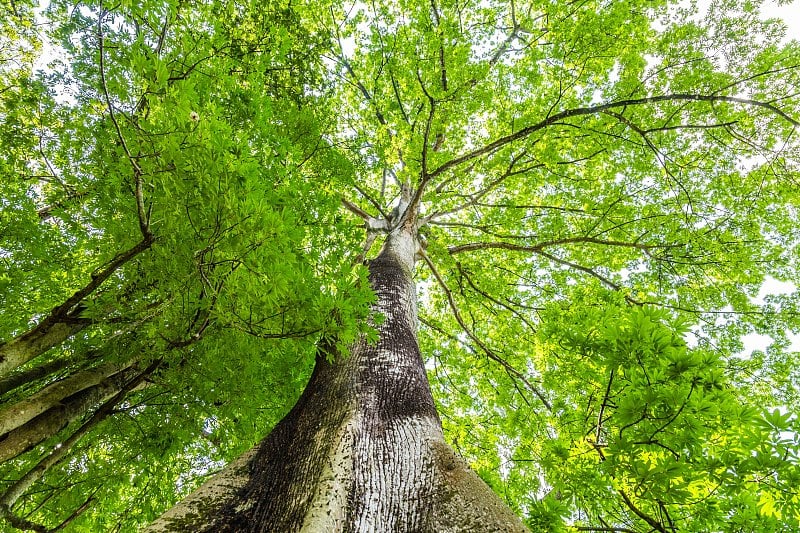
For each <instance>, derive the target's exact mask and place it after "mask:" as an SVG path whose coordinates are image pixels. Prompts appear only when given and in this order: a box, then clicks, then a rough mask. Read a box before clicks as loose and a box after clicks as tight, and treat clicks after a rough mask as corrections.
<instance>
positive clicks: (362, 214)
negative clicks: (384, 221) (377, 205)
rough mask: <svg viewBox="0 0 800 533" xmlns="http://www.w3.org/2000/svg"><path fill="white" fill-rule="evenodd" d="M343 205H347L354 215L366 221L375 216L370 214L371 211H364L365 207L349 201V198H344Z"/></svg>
mask: <svg viewBox="0 0 800 533" xmlns="http://www.w3.org/2000/svg"><path fill="white" fill-rule="evenodd" d="M342 205H343V206H345V207H346V208H347V210H348V211H350V212H351V213H353V214H354V215H356V216H358V217H360V218H362V219H364V220H365V221H366V220H369V219H371V218H373V217H371V216H370V215H369V213H367V212H366V211H364V210H363V209H361V208H360V207H358V206H357V205H356V204H354V203H352V202H351V201H349V200H347V199H345V198H342Z"/></svg>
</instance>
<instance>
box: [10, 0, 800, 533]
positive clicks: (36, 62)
mask: <svg viewBox="0 0 800 533" xmlns="http://www.w3.org/2000/svg"><path fill="white" fill-rule="evenodd" d="M34 7H35V6H34V3H33V2H25V1H19V0H16V1H14V2H6V3H5V4H3V12H4V13H10V15H9V16H8V17H5V18H3V19H2V20H0V122H2V124H3V127H2V128H0V154H2V155H0V207H2V209H0V294H2V295H3V297H2V299H1V300H0V312H1V313H2V320H0V342H7V341H9V340H10V339H13V338H15V337H18V336H20V335H22V334H24V333H26V332H29V331H31V330H32V328H34V327H35V325H36V324H42V323H45V322H46V319H45V317H47V316H50V315H51V314H52V313H53V312H54V311H53V310H54V309H57V308H58V306H60V305H62V304H63V303H64V302H65V301H67V299H68V298H70V296H72V295H73V294H75V293H76V291H80V290H82V289H83V288H85V287H87V286H89V285H91V283H92V280H94V279H98V275H99V274H101V273H103V272H104V271H105V270H107V269H108V268H109V265H111V264H112V261H113V260H114V259H115V258H117V257H119V254H121V253H123V252H125V251H127V250H131V249H133V248H134V247H135V246H137V244H138V243H143V242H144V243H146V245H147V246H146V248H145V249H143V250H141V251H139V252H138V253H136V254H135V255H134V256H133V257H131V258H130V259H129V260H126V261H125V262H123V263H122V264H120V265H118V266H117V267H116V268H114V269H113V272H111V274H110V275H109V276H108V278H107V279H105V280H104V281H103V282H102V283H100V284H99V286H97V287H94V288H93V289H92V290H91V291H89V293H87V294H85V295H84V296H82V297H81V298H80V301H79V302H78V303H76V304H75V305H74V306H72V307H71V308H70V309H69V310H68V311H69V312H70V313H71V314H70V317H69V318H70V319H71V320H73V322H76V321H83V322H81V324H85V327H83V329H81V330H80V331H79V332H78V333H76V334H74V335H72V336H71V337H69V338H67V339H66V340H64V341H63V342H58V343H56V345H55V346H53V347H52V348H50V349H48V350H45V351H44V352H43V353H41V354H38V356H37V357H36V358H34V359H32V360H31V361H30V362H29V363H27V365H26V366H24V367H23V368H21V369H19V371H18V373H17V374H14V375H15V376H20V375H22V374H23V373H24V372H27V371H35V370H36V369H41V368H43V367H46V365H48V364H51V363H58V362H64V364H63V365H60V366H59V368H58V369H57V370H55V371H51V372H48V373H46V374H44V375H42V376H39V377H36V378H31V379H30V380H28V381H26V382H24V383H23V384H22V385H20V386H19V387H16V388H15V389H14V390H11V391H9V392H8V393H7V394H5V395H3V396H0V401H2V402H3V403H4V404H5V403H7V402H8V403H9V404H10V403H11V402H14V401H18V400H19V399H22V398H25V397H28V396H30V395H31V394H32V393H34V392H36V391H38V390H41V389H42V388H43V387H45V386H46V385H47V384H49V383H52V382H53V381H55V380H58V379H60V378H62V377H65V376H69V375H72V374H74V373H75V372H79V371H81V370H83V369H86V368H89V367H92V366H94V365H96V364H99V363H101V362H107V361H119V362H122V361H133V360H135V368H137V369H140V370H144V369H145V368H147V367H148V365H149V364H150V363H157V365H156V367H155V369H154V370H153V371H152V372H151V373H149V374H148V375H147V376H145V377H143V380H144V381H143V382H142V383H141V384H140V385H139V386H137V387H135V388H134V389H133V390H131V391H125V394H124V395H123V396H124V397H120V398H117V399H116V400H115V401H114V402H112V403H113V405H112V406H111V407H113V410H112V411H111V412H110V413H109V414H108V415H107V416H106V417H105V418H103V420H101V421H100V422H99V423H97V424H96V425H94V426H92V427H91V429H90V431H89V433H88V434H86V435H85V436H84V437H83V438H82V439H80V440H79V441H78V442H77V443H76V444H75V445H74V447H72V448H71V449H70V450H69V453H68V454H67V455H66V456H65V458H64V459H63V460H62V461H60V462H58V463H57V464H56V465H55V466H54V467H51V468H50V469H48V471H47V472H46V474H45V475H44V476H43V477H42V478H41V479H40V480H38V481H37V482H36V483H35V484H33V485H32V486H31V487H29V489H28V490H26V491H25V492H24V494H23V496H22V497H21V498H20V499H19V500H18V501H17V502H16V503H15V505H14V506H13V509H12V510H13V512H14V513H15V514H16V515H17V516H19V517H23V516H24V517H27V519H28V520H31V521H33V522H36V523H39V524H44V525H45V526H46V527H50V528H52V527H56V526H59V525H60V524H61V523H62V522H64V521H65V520H66V521H68V523H65V527H66V529H67V530H69V531H97V530H119V531H132V530H135V529H136V528H137V527H139V526H141V525H143V524H145V523H147V522H148V521H150V520H151V519H153V518H154V517H155V516H157V515H158V514H159V513H161V512H163V510H164V509H165V508H166V507H168V506H169V505H170V504H171V503H172V502H174V501H176V500H177V499H178V498H179V497H180V496H182V495H183V494H185V493H186V492H187V491H188V490H190V489H191V488H192V487H194V486H196V485H197V484H199V483H200V482H201V481H202V479H203V478H204V476H205V475H207V474H208V473H210V472H211V471H213V470H215V469H216V468H218V467H219V466H221V465H222V464H223V463H224V462H226V461H228V460H230V459H231V458H232V457H234V456H235V455H236V454H237V453H239V452H241V451H243V450H245V449H246V448H248V447H249V446H251V445H252V444H253V443H254V442H256V441H257V440H258V439H260V438H261V437H262V436H263V435H264V434H265V433H266V432H267V431H268V430H269V428H271V427H272V426H273V425H274V424H275V423H276V422H277V421H278V420H279V419H280V417H281V416H282V415H283V414H284V413H286V411H287V410H288V409H289V408H290V407H291V405H292V404H293V402H294V400H295V399H296V398H297V396H298V395H299V394H300V391H301V389H302V387H303V385H304V383H305V381H306V380H307V378H308V374H309V372H310V368H311V364H312V363H313V360H314V357H315V353H316V350H315V344H316V342H317V341H319V340H320V339H325V340H326V341H334V342H335V343H336V344H337V346H338V348H339V353H346V351H347V346H348V345H350V344H351V343H352V342H353V341H354V340H355V339H357V338H359V337H360V336H365V337H366V338H367V339H368V340H375V339H374V332H373V331H372V330H371V329H370V328H369V326H368V325H367V323H368V322H369V321H368V320H365V319H366V318H367V313H368V306H369V304H370V302H371V301H372V295H371V294H370V292H369V291H368V281H367V279H366V273H365V269H364V268H362V267H361V266H360V265H359V263H360V258H361V256H360V253H361V252H362V250H363V248H362V241H363V240H364V231H363V221H362V220H358V219H356V217H354V216H351V214H350V213H348V212H347V211H345V209H344V208H343V207H342V200H343V199H344V200H346V201H347V202H348V203H349V205H350V207H351V208H350V211H352V212H358V211H359V210H360V211H361V212H362V213H364V212H365V213H367V214H369V215H370V216H372V217H374V218H376V219H380V218H382V216H383V215H385V214H386V213H389V212H391V210H392V208H393V207H394V206H395V205H396V201H397V199H398V198H399V197H400V196H401V186H402V185H403V184H405V183H408V184H410V185H411V188H412V190H413V191H414V192H419V193H420V195H419V200H420V202H421V203H420V205H419V206H418V207H419V209H420V212H419V217H418V222H420V224H421V225H422V228H421V230H420V231H421V233H422V234H423V235H424V236H425V238H426V240H427V252H426V254H427V261H425V262H424V263H423V262H420V265H421V266H418V268H417V273H416V276H417V281H418V292H419V306H420V319H421V320H420V321H421V328H420V344H421V347H422V351H423V354H424V355H425V357H426V358H427V361H426V363H427V366H428V369H429V375H430V379H431V382H432V387H433V389H434V395H435V397H436V400H437V402H438V407H439V410H440V414H441V417H442V420H443V424H444V427H445V432H446V436H447V438H448V440H449V441H450V442H451V443H452V444H453V446H454V447H455V448H456V449H457V450H458V451H459V452H460V453H461V454H462V455H464V456H465V457H466V458H467V459H468V460H469V461H470V462H471V464H472V466H473V468H474V469H475V470H476V471H477V472H478V473H479V474H480V475H481V476H482V477H483V479H484V480H485V481H486V482H487V483H488V484H489V485H490V486H491V487H492V488H493V489H494V490H495V491H496V492H497V493H498V494H499V495H500V496H501V497H502V498H504V499H505V500H506V501H507V502H508V503H509V505H510V506H511V507H512V508H513V509H514V510H515V512H517V513H519V514H520V516H522V517H523V519H524V520H525V521H526V523H527V524H528V525H529V527H530V528H531V529H532V530H534V531H554V532H558V531H576V530H578V531H592V530H604V529H602V528H618V529H619V530H620V531H636V532H646V531H647V532H649V531H653V530H655V531H662V532H673V531H730V532H744V531H795V530H797V529H798V528H800V524H798V520H800V518H799V517H800V496H798V494H797V489H796V488H795V487H796V486H798V482H800V472H799V471H798V458H797V449H798V444H799V443H798V435H800V428H798V424H800V421H799V420H798V416H797V414H796V413H797V412H798V408H799V407H800V396H798V394H800V393H798V391H800V387H798V380H799V379H800V373H799V372H798V365H797V353H796V352H793V351H792V347H791V345H790V336H789V334H790V333H795V334H796V333H798V331H800V321H798V317H800V310H798V306H799V304H798V296H797V291H796V286H797V285H798V284H800V276H798V266H800V263H798V257H800V255H798V253H797V252H798V250H800V248H798V245H799V243H800V233H798V228H800V220H798V208H797V206H798V205H800V198H798V190H800V189H798V186H797V185H798V144H797V140H796V132H795V129H796V128H797V126H798V122H797V121H798V119H799V117H800V101H798V95H797V91H796V87H797V86H800V68H798V65H800V48H798V42H797V41H787V40H786V39H785V30H784V28H782V26H781V24H780V22H779V21H776V20H771V21H770V20H762V18H761V17H760V16H759V6H758V3H757V2H744V3H742V2H738V1H733V0H730V1H728V0H721V1H716V2H712V3H711V5H710V6H709V8H708V12H707V13H701V12H698V9H697V7H696V6H690V5H688V4H685V3H679V4H673V3H670V2H667V1H658V2H643V1H639V0H626V1H619V2H617V1H615V2H600V1H588V2H581V3H573V2H517V1H514V2H494V1H490V2H479V3H473V4H464V3H463V2H461V3H459V2H450V1H445V2H439V1H435V2H430V1H425V2H418V1H415V0H403V1H401V2H393V3H392V2H383V3H380V2H379V3H371V4H368V3H356V4H342V3H338V2H328V1H326V2H281V3H274V2H227V1H223V0H219V1H213V2H206V3H192V2H189V3H187V2H178V1H173V0H146V1H142V2H130V1H123V2H120V3H118V4H114V5H113V6H112V5H106V4H105V3H100V2H97V1H94V0H93V1H88V2H80V3H74V2H71V1H67V0H56V1H53V2H51V3H50V5H49V6H48V7H47V8H46V9H45V10H44V11H43V12H41V13H40V12H39V11H37V10H35V9H34ZM45 63H46V64H47V66H48V68H47V69H44V68H43V67H44V64H45ZM353 207H355V209H354V208H353ZM149 235H152V242H151V241H150V240H149V237H148V236H149ZM373 253H374V250H373ZM353 265H358V266H353ZM770 279H772V280H777V281H783V282H787V283H792V284H794V286H795V290H794V291H793V292H790V293H787V294H782V295H772V296H767V297H766V298H764V299H759V298H757V295H758V294H759V291H760V289H761V288H762V285H763V284H764V282H765V280H770ZM56 318H58V319H65V316H62V315H58V316H57V317H56ZM371 320H380V317H372V319H371ZM753 333H757V334H761V335H768V336H769V337H771V338H772V339H773V341H774V342H773V343H772V344H771V345H770V346H769V347H767V348H766V349H765V350H762V351H756V352H753V353H745V352H744V345H743V343H742V337H744V336H746V335H748V334H753ZM0 347H2V345H0ZM65 401H66V399H65ZM96 409H97V407H95V408H93V409H91V410H90V411H89V412H87V413H85V414H84V416H82V417H79V418H77V419H75V420H71V421H69V423H68V424H67V425H66V427H65V428H63V429H61V430H60V431H58V432H57V433H56V434H53V435H47V436H46V438H45V439H44V440H43V441H42V442H41V443H39V444H37V445H36V446H35V447H34V448H33V449H31V450H30V451H28V452H26V453H24V454H22V455H20V456H19V457H17V458H15V459H12V460H9V461H7V462H5V463H3V464H2V465H0V480H2V481H0V490H2V491H5V490H6V489H8V488H9V487H10V486H11V485H12V484H13V482H14V481H15V480H17V479H19V478H20V477H21V476H22V475H23V474H24V473H25V472H28V471H29V470H30V469H31V468H32V467H33V466H34V465H35V464H36V463H37V462H38V461H39V459H40V458H41V457H42V456H45V455H46V454H49V453H51V452H53V451H54V450H57V449H58V447H57V444H59V443H63V442H65V439H67V438H68V437H69V436H70V435H73V434H75V432H76V431H78V428H79V427H80V426H81V424H83V423H85V422H86V421H87V420H89V419H90V416H91V414H92V413H93V412H95V411H96ZM2 442H3V441H2V437H0V446H2Z"/></svg>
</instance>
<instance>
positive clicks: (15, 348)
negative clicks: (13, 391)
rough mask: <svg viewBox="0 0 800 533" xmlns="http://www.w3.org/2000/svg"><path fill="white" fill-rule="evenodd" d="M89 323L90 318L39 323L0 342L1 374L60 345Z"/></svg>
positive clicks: (4, 374)
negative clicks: (8, 339) (17, 335)
mask: <svg viewBox="0 0 800 533" xmlns="http://www.w3.org/2000/svg"><path fill="white" fill-rule="evenodd" d="M88 325H89V321H88V320H77V319H76V320H75V321H74V322H55V323H53V324H49V323H48V324H39V325H37V326H35V327H34V328H33V329H31V330H30V331H28V332H27V333H24V334H22V335H20V336H19V337H15V338H13V339H11V340H10V341H8V342H6V343H3V344H0V376H6V375H8V374H9V373H11V372H12V371H13V370H14V369H15V368H17V367H19V366H22V365H24V364H25V363H27V362H28V361H30V360H31V359H33V358H35V357H38V356H40V355H42V354H43V353H45V352H46V351H47V350H49V349H50V348H52V347H53V346H58V345H59V344H61V343H62V342H64V341H66V340H67V339H69V338H70V337H72V336H73V335H75V334H76V333H78V332H79V331H81V330H82V329H84V328H86V326H88Z"/></svg>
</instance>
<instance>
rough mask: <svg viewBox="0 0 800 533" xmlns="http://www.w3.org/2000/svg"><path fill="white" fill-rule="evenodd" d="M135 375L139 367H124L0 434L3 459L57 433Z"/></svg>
mask: <svg viewBox="0 0 800 533" xmlns="http://www.w3.org/2000/svg"><path fill="white" fill-rule="evenodd" d="M135 375H136V369H133V368H128V369H126V370H123V371H122V372H119V373H117V374H115V375H113V376H110V377H109V378H107V379H104V380H103V381H101V382H100V383H98V384H97V385H94V386H92V387H89V388H86V389H84V390H81V391H80V392H77V393H75V394H72V395H71V396H68V397H65V398H63V399H61V400H60V401H58V402H57V403H56V404H55V405H54V406H53V407H51V408H50V409H48V410H47V411H45V412H43V413H42V414H40V415H39V416H37V417H36V418H33V419H31V420H30V421H29V422H27V423H25V424H24V425H22V426H20V427H18V428H16V429H14V430H13V431H10V432H9V433H7V434H6V435H4V436H3V437H2V438H0V463H1V462H3V461H7V460H9V459H13V458H14V457H17V456H18V455H20V454H22V453H25V452H26V451H28V450H30V449H31V448H33V447H34V446H36V445H37V444H39V443H40V442H42V441H44V440H45V439H48V438H50V437H52V436H54V435H56V434H57V433H58V432H59V431H61V430H62V429H64V428H65V427H66V426H67V425H68V424H70V423H72V422H74V421H75V420H77V419H78V418H80V417H81V416H83V415H85V414H86V413H87V412H89V411H90V410H91V409H92V408H93V407H94V406H96V405H98V404H100V403H102V402H104V401H106V400H108V399H109V398H111V397H112V396H114V395H115V394H117V393H118V392H119V391H120V390H122V387H123V386H124V385H125V383H126V382H128V381H129V380H130V379H132V378H133V377H134V376H135Z"/></svg>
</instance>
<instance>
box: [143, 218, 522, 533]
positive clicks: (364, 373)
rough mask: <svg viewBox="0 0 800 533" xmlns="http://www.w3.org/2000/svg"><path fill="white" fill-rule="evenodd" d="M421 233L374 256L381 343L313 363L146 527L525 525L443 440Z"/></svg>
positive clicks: (324, 349)
mask: <svg viewBox="0 0 800 533" xmlns="http://www.w3.org/2000/svg"><path fill="white" fill-rule="evenodd" d="M415 253H416V241H415V239H414V238H413V235H412V233H411V232H410V231H396V232H395V233H394V234H392V235H391V236H390V237H389V239H388V240H387V243H386V245H385V246H384V249H383V250H382V252H381V253H380V255H379V256H378V257H377V258H376V259H375V260H373V261H372V262H371V263H370V283H371V285H372V288H373V290H374V291H375V293H376V296H377V302H376V304H375V306H374V309H375V311H377V312H379V313H381V314H383V315H384V316H385V320H384V321H383V322H382V323H381V324H380V326H379V327H378V334H379V340H378V342H377V343H375V344H368V343H366V342H359V343H356V345H355V346H353V347H352V349H351V354H350V356H349V357H346V358H336V359H335V360H334V362H332V363H331V362H329V361H328V359H327V358H326V356H327V355H329V353H328V350H329V349H330V347H328V346H325V345H324V344H323V345H321V346H320V349H319V354H318V357H317V362H316V366H315V368H314V372H313V374H312V376H311V379H310V381H309V383H308V385H307V387H306V389H305V391H304V392H303V394H302V396H301V398H300V400H299V401H298V402H297V404H296V405H295V406H294V408H293V409H292V411H291V412H290V413H289V414H288V415H287V416H286V417H285V418H284V419H283V420H282V421H281V422H280V423H279V424H278V425H277V426H276V427H275V428H274V429H273V431H272V432H271V433H270V435H269V436H267V438H266V439H264V441H262V442H261V443H260V444H259V445H257V446H256V447H255V448H254V449H253V450H251V451H250V452H248V454H246V455H245V456H243V457H241V458H240V459H239V460H237V461H236V462H234V463H232V464H231V465H230V466H229V467H228V468H226V469H225V470H223V472H222V473H221V474H219V475H218V476H216V477H215V478H212V480H211V481H209V482H208V483H206V484H205V485H203V486H202V487H200V488H199V489H198V490H197V491H195V492H194V493H193V494H191V495H190V496H189V497H188V498H187V499H186V500H184V501H183V502H181V503H180V504H178V505H177V506H176V507H174V508H173V509H172V510H170V511H169V512H168V513H166V514H165V515H164V516H162V517H161V518H160V519H159V520H157V521H156V522H154V523H153V524H152V525H151V526H150V528H149V529H148V530H147V531H150V532H163V531H175V532H177V531H197V532H200V531H208V532H211V531H213V532H244V531H250V532H266V531H275V532H290V531H309V532H317V531H320V532H321V531H325V532H329V531H330V532H334V531H409V532H410V531H414V532H420V531H430V532H434V531H436V532H441V531H481V532H491V531H524V527H523V526H522V523H521V522H520V521H519V519H518V518H517V517H516V516H514V515H513V513H512V512H511V511H510V510H509V509H508V507H506V506H505V505H504V504H503V503H502V502H501V501H500V500H499V499H498V497H497V496H496V495H495V494H494V493H492V491H491V490H490V489H489V487H488V486H487V485H486V484H485V483H483V481H481V480H480V479H479V478H478V477H477V475H476V474H475V473H474V472H472V471H471V470H470V469H469V467H468V465H467V464H466V463H465V462H464V461H463V460H461V459H460V458H458V457H457V456H456V455H455V454H454V453H453V451H452V450H451V449H450V447H449V446H448V445H447V444H446V443H445V441H444V437H443V434H442V426H441V422H440V420H439V417H438V415H437V413H436V408H435V406H434V402H433V398H432V396H431V391H430V386H429V384H428V379H427V376H426V373H425V368H424V365H423V361H422V358H421V355H420V352H419V347H418V345H417V339H416V330H417V317H416V295H415V289H414V282H413V280H412V272H413V268H414V256H415Z"/></svg>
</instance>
